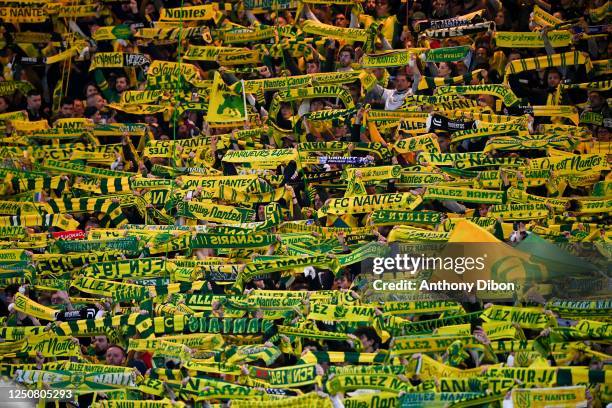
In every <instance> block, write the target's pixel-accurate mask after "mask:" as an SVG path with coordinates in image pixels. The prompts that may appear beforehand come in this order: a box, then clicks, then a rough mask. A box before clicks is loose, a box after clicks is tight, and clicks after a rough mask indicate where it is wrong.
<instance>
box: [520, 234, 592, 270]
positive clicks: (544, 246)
mask: <svg viewBox="0 0 612 408" xmlns="http://www.w3.org/2000/svg"><path fill="white" fill-rule="evenodd" d="M516 249H518V250H520V251H523V252H525V253H528V254H531V255H532V259H535V260H537V261H539V262H542V263H545V264H546V266H547V267H548V269H550V270H551V271H555V275H559V277H562V276H568V275H575V274H583V273H585V272H595V271H597V267H595V266H594V265H592V264H590V263H588V262H587V261H584V260H582V259H580V258H578V257H576V256H574V255H572V254H570V253H568V252H567V251H564V250H563V249H561V248H559V247H558V246H557V245H555V244H553V243H551V242H548V241H546V240H545V239H544V238H542V237H540V236H538V235H536V234H529V235H528V236H527V238H525V239H524V240H522V241H521V242H519V243H518V245H517V246H516Z"/></svg>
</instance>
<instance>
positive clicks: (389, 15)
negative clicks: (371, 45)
mask: <svg viewBox="0 0 612 408" xmlns="http://www.w3.org/2000/svg"><path fill="white" fill-rule="evenodd" d="M398 10H399V2H397V1H394V0H375V2H374V16H371V15H369V14H365V13H362V14H361V15H359V17H358V19H359V23H361V25H362V28H365V29H367V28H368V27H370V25H371V24H372V23H373V22H379V23H381V33H382V35H383V37H384V39H385V40H387V42H388V45H389V46H390V47H389V46H387V47H384V48H400V47H401V41H400V36H401V33H402V26H401V24H400V22H399V20H398V18H397V16H398V15H400V14H399V13H398ZM353 13H355V10H354V9H353ZM383 46H384V44H383Z"/></svg>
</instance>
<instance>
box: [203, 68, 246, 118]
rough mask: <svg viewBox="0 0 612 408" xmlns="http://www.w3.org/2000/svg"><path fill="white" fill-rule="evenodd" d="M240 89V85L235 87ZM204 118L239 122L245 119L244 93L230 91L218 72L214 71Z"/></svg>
mask: <svg viewBox="0 0 612 408" xmlns="http://www.w3.org/2000/svg"><path fill="white" fill-rule="evenodd" d="M242 89H243V87H242V86H239V87H237V90H240V91H242ZM206 120H207V121H208V122H239V121H243V120H247V115H246V101H245V99H244V95H242V96H241V95H236V94H235V93H234V92H232V91H231V90H230V88H229V87H228V86H227V85H226V84H225V82H223V78H221V75H220V74H219V73H218V72H215V78H214V81H213V86H212V90H211V92H210V103H209V105H208V112H207V113H206Z"/></svg>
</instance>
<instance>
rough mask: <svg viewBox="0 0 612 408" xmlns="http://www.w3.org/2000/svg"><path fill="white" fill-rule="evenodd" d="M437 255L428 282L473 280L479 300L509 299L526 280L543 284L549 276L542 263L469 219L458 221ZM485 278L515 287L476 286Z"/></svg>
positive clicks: (465, 281)
mask: <svg viewBox="0 0 612 408" xmlns="http://www.w3.org/2000/svg"><path fill="white" fill-rule="evenodd" d="M436 258H437V257H436ZM439 258H441V260H442V262H440V263H438V264H436V267H435V268H432V273H431V276H430V278H428V279H427V280H428V281H429V282H440V281H443V280H445V281H447V282H452V283H473V284H475V286H474V287H475V288H476V294H477V296H478V297H479V298H481V299H487V300H502V299H506V300H508V299H512V298H513V296H514V294H515V292H519V293H520V292H521V289H522V288H523V287H524V285H525V284H526V283H527V284H537V283H543V282H545V281H546V280H548V279H550V278H551V273H550V270H549V269H548V268H547V266H546V265H545V264H544V263H542V262H539V261H538V260H535V259H533V258H534V257H532V255H531V254H529V253H525V252H522V251H519V250H518V249H515V248H513V247H511V246H510V245H507V244H506V243H504V242H502V241H500V240H498V239H497V238H495V236H493V235H492V234H491V233H490V232H488V231H487V230H485V229H484V228H481V227H480V226H478V225H476V224H474V223H472V222H470V221H468V220H462V221H460V222H458V223H457V225H456V226H455V228H454V229H453V231H452V232H451V233H450V235H449V237H448V242H447V244H446V246H445V247H444V249H443V250H442V251H441V253H440V256H439ZM440 264H442V266H440ZM487 281H489V282H490V281H492V282H495V283H497V284H500V283H503V284H507V283H513V284H514V286H515V288H514V290H512V289H507V290H504V289H499V290H497V289H490V287H488V288H485V289H483V288H480V289H478V286H477V285H478V284H481V285H484V284H485V283H484V282H487Z"/></svg>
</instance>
